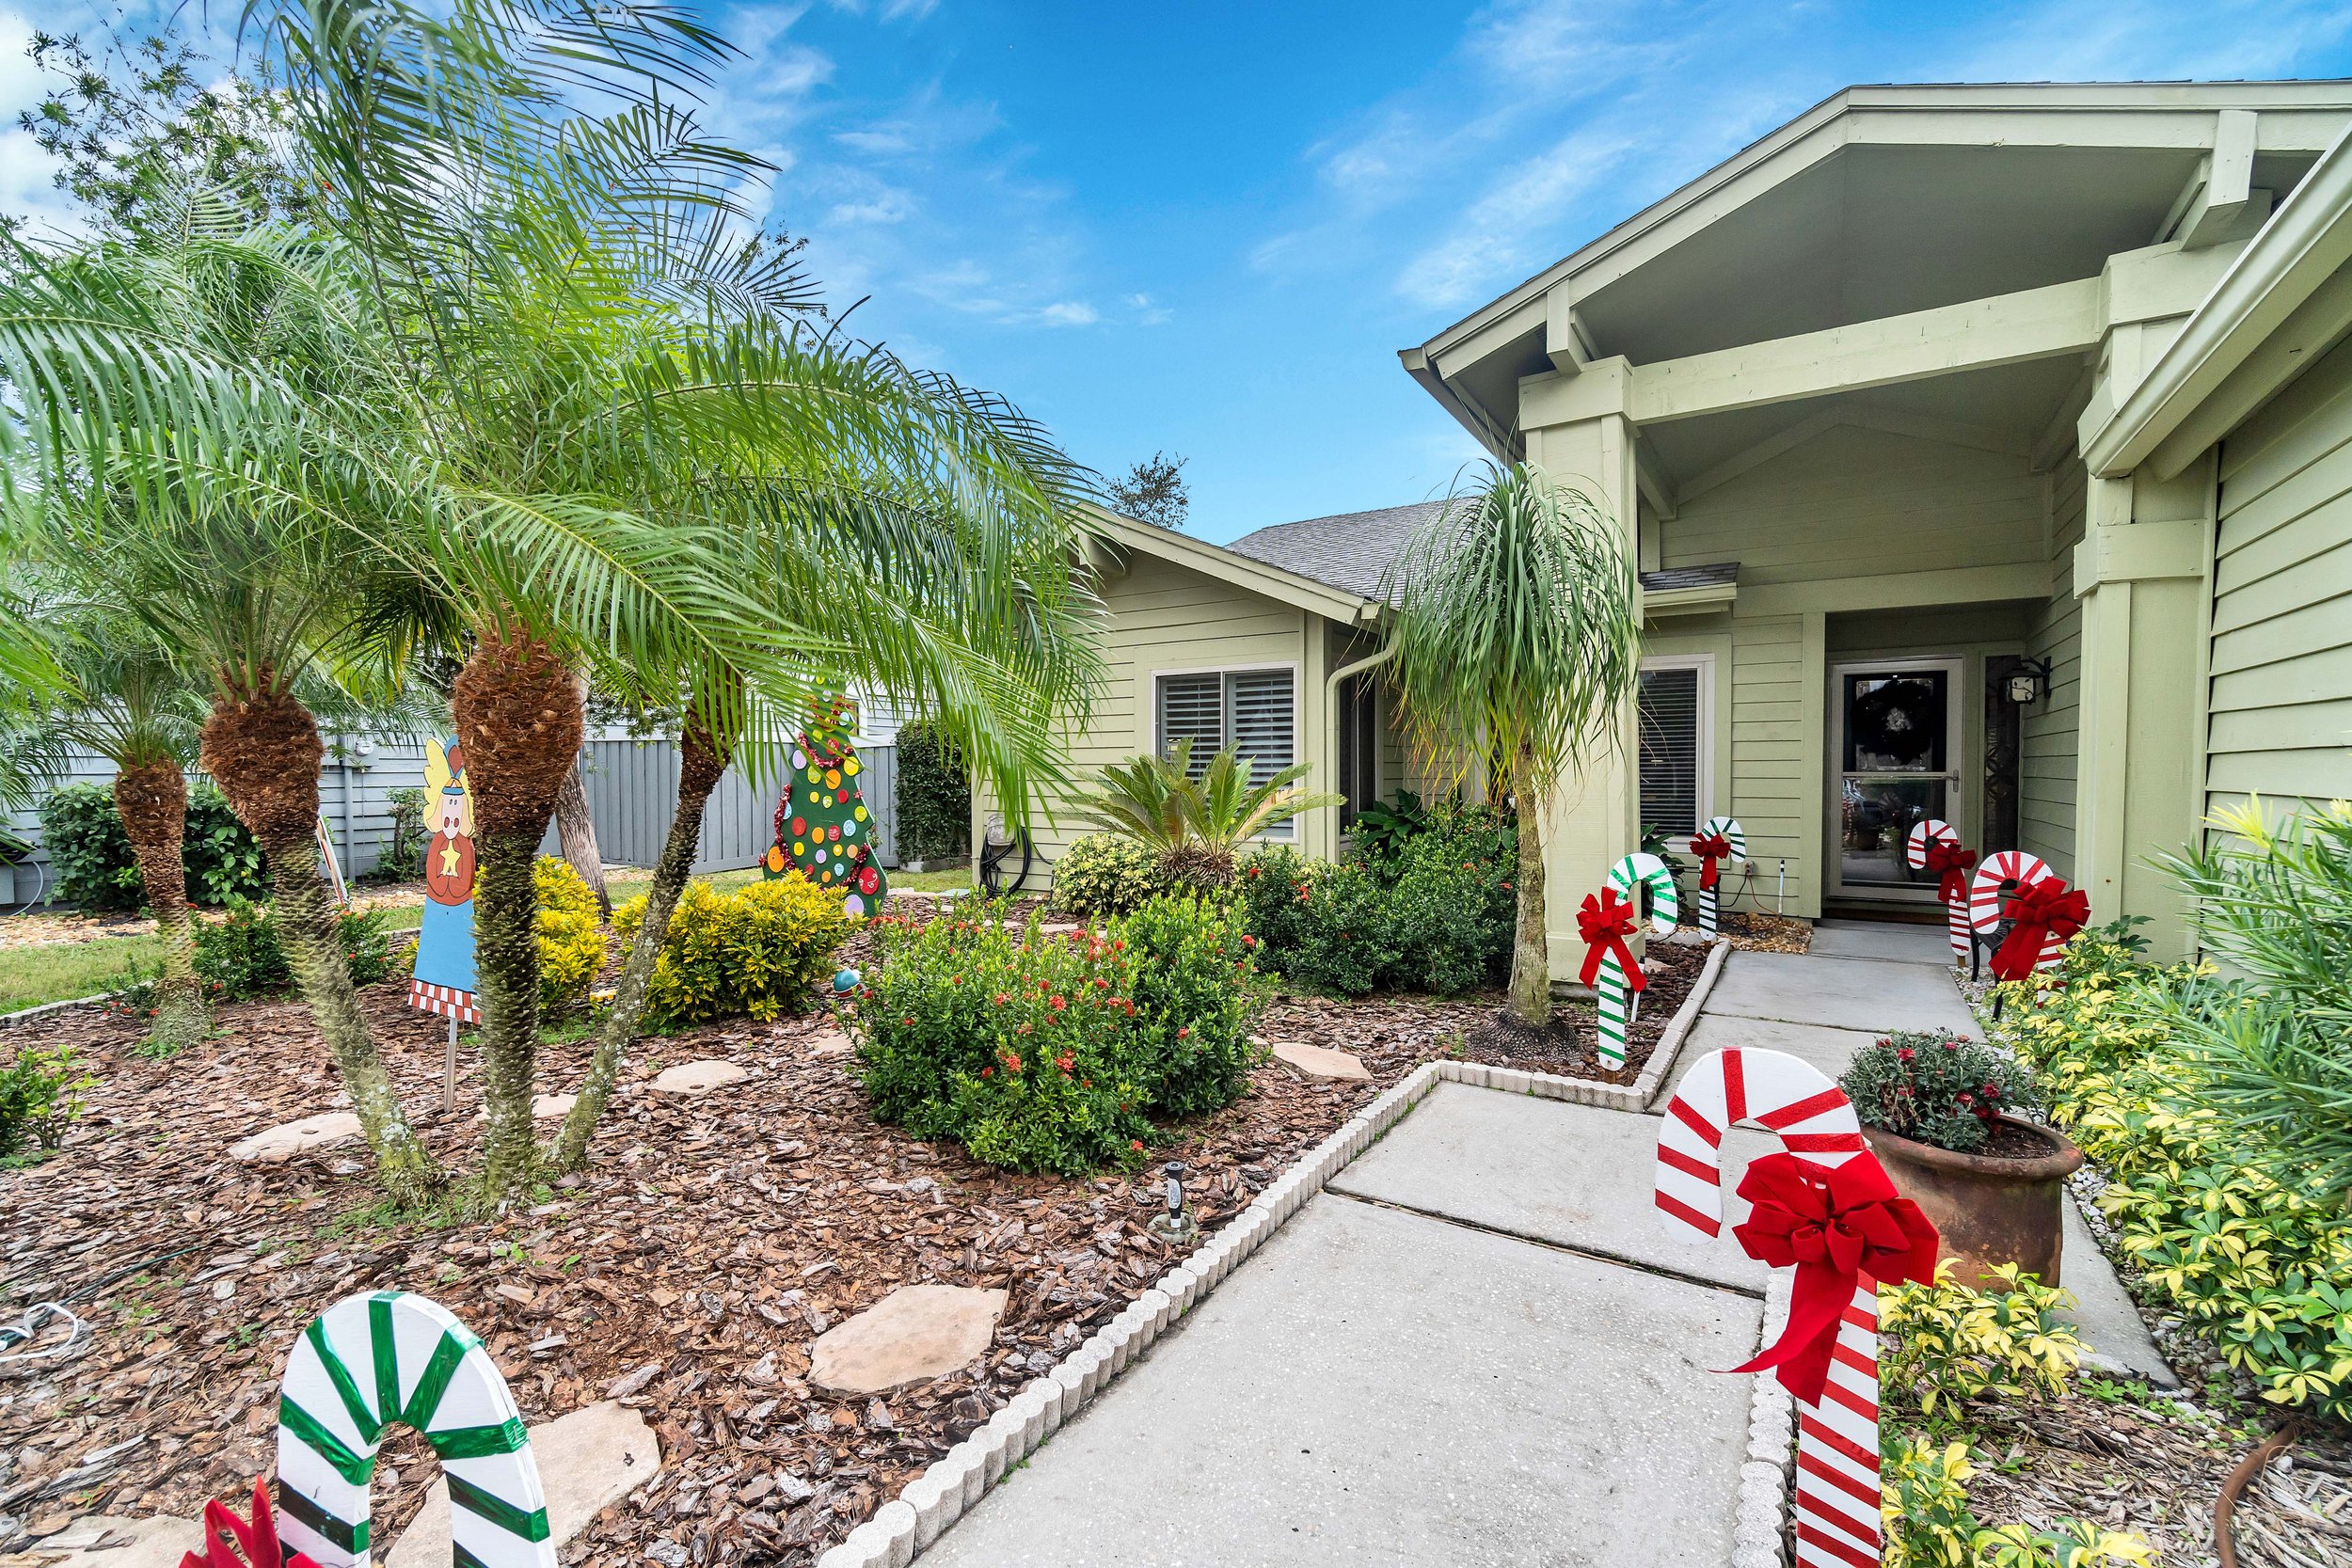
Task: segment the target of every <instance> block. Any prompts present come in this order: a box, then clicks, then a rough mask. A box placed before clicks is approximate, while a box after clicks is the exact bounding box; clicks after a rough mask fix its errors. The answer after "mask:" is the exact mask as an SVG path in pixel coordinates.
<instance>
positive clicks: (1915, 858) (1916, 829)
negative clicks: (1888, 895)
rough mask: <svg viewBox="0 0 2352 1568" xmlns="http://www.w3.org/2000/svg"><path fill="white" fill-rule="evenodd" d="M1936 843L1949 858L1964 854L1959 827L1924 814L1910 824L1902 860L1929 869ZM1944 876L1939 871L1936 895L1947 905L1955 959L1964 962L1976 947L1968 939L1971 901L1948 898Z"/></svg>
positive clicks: (1947, 928)
mask: <svg viewBox="0 0 2352 1568" xmlns="http://www.w3.org/2000/svg"><path fill="white" fill-rule="evenodd" d="M1936 845H1943V846H1945V849H1944V851H1943V853H1944V856H1947V857H1948V856H1952V855H1955V854H1957V853H1964V851H1963V850H1962V849H1961V843H1960V832H1959V830H1957V829H1955V828H1954V827H1953V826H1952V825H1951V824H1950V823H1949V822H1947V821H1945V820H1944V819H1943V818H1941V817H1937V816H1928V817H1922V818H1921V819H1920V820H1918V821H1916V822H1914V823H1913V824H1912V825H1911V832H1909V833H1908V834H1906V835H1905V836H1904V838H1903V859H1904V861H1905V862H1906V863H1909V864H1910V866H1911V869H1912V870H1914V871H1927V870H1929V869H1931V867H1930V866H1929V864H1928V856H1929V852H1930V850H1931V848H1932V847H1934V846H1936ZM1963 869H1965V867H1963ZM1942 876H1943V873H1942V872H1941V871H1940V870H1939V871H1938V872H1937V878H1938V885H1937V890H1936V898H1937V899H1938V901H1940V902H1941V903H1942V904H1943V906H1944V929H1945V934H1946V935H1947V937H1949V939H1950V940H1951V944H1952V961H1953V962H1954V963H1962V962H1964V961H1966V959H1967V958H1968V955H1969V953H1970V951H1971V950H1972V949H1973V947H1974V943H1972V942H1970V941H1969V940H1968V900H1967V899H1966V898H1947V897H1945V896H1944V893H1943V887H1942V881H1941V879H1942Z"/></svg>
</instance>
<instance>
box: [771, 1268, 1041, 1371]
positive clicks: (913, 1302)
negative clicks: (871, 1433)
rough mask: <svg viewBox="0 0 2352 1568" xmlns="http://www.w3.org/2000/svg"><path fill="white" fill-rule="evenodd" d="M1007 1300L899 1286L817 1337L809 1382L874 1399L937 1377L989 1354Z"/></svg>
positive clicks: (952, 1289)
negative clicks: (906, 1384)
mask: <svg viewBox="0 0 2352 1568" xmlns="http://www.w3.org/2000/svg"><path fill="white" fill-rule="evenodd" d="M1004 1311H1005V1292H1004V1291H975V1290H970V1289H967V1288H966V1287H964V1286H961V1285H902V1286H900V1287H899V1288H898V1290H895V1291H891V1292H890V1293H889V1294H888V1295H886V1296H884V1297H882V1300H880V1301H878V1302H876V1303H875V1304H874V1305H873V1306H872V1307H867V1308H866V1310H865V1311H863V1312H860V1313H859V1314H858V1315H857V1316H856V1317H854V1318H850V1319H849V1320H847V1321H845V1322H843V1323H838V1324H836V1325H835V1326H834V1327H832V1328H829V1329H827V1330H826V1331H825V1332H824V1333H822V1334H820V1335H818V1337H817V1342H816V1343H815V1344H813V1345H811V1346H810V1347H809V1363H808V1380H809V1381H810V1382H811V1383H814V1384H816V1385H818V1386H819V1387H824V1388H831V1389H834V1391H836V1392H838V1393H845V1394H879V1393H881V1392H882V1390H883V1389H885V1388H896V1387H897V1386H898V1385H900V1384H901V1383H914V1382H916V1381H918V1380H920V1379H923V1378H927V1377H941V1376H945V1375H946V1373H948V1372H952V1371H955V1370H957V1369H959V1368H961V1367H967V1366H970V1365H971V1364H972V1363H973V1362H975V1361H977V1360H978V1359H979V1358H980V1357H981V1356H982V1355H983V1354H987V1351H988V1347H989V1343H990V1341H992V1340H993V1339H994V1338H996V1320H997V1319H998V1318H1000V1317H1002V1316H1003V1315H1004Z"/></svg>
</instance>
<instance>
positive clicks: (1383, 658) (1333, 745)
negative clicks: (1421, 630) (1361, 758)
mask: <svg viewBox="0 0 2352 1568" xmlns="http://www.w3.org/2000/svg"><path fill="white" fill-rule="evenodd" d="M1394 657H1396V644H1395V643H1393V642H1391V643H1390V644H1389V645H1388V646H1387V647H1385V648H1383V649H1381V650H1380V651H1379V652H1378V653H1376V654H1372V655H1370V656H1368V657H1363V658H1359V659H1358V660H1357V661H1356V662H1355V663H1353V664H1343V665H1341V666H1340V667H1339V668H1338V669H1336V670H1334V671H1332V672H1331V673H1330V674H1328V675H1327V676H1326V677H1324V682H1323V713H1324V724H1325V735H1324V737H1323V741H1324V745H1325V747H1326V752H1325V754H1326V755H1327V756H1328V757H1330V759H1331V766H1332V767H1333V768H1337V767H1338V766H1339V761H1340V682H1342V681H1343V680H1346V679H1347V678H1348V677H1350V676H1351V675H1360V674H1362V673H1364V672H1365V671H1367V670H1375V669H1377V668H1379V667H1380V666H1381V665H1383V664H1386V663H1387V662H1388V661H1389V660H1390V659H1391V658H1394ZM1346 782H1347V781H1346V780H1344V779H1343V780H1341V781H1340V783H1341V784H1343V785H1344V784H1346ZM1341 794H1342V795H1345V794H1346V790H1345V789H1344V788H1343V789H1342V790H1341ZM1336 836H1337V835H1334V838H1335V847H1336Z"/></svg>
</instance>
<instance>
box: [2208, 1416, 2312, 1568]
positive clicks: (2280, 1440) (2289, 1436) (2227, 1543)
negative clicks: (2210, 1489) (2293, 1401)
mask: <svg viewBox="0 0 2352 1568" xmlns="http://www.w3.org/2000/svg"><path fill="white" fill-rule="evenodd" d="M2301 1435H2303V1420H2302V1418H2301V1417H2299V1416H2290V1417H2288V1418H2287V1420H2286V1424H2285V1425H2284V1426H2281V1427H2280V1429H2279V1430H2278V1431H2276V1432H2274V1433H2271V1434H2270V1435H2269V1436H2267V1437H2265V1438H2264V1439H2263V1440H2262V1441H2261V1442H2260V1443H2258V1444H2256V1445H2255V1446H2254V1451H2253V1452H2251V1453H2249V1454H2248V1455H2247V1456H2246V1457H2245V1458H2244V1459H2241V1460H2239V1461H2238V1462H2237V1467H2236V1468H2235V1469H2233V1470H2232V1471H2231V1472H2230V1474H2229V1476H2228V1477H2227V1478H2226V1479H2225V1480H2224V1481H2222V1482H2221V1495H2220V1496H2219V1497H2216V1498H2214V1500H2213V1549H2214V1552H2215V1554H2216V1555H2217V1556H2218V1557H2219V1558H2220V1559H2221V1568H2238V1556H2237V1541H2236V1538H2235V1537H2233V1536H2232V1535H2231V1533H2230V1519H2231V1517H2232V1515H2233V1514H2235V1513H2237V1500H2238V1498H2239V1497H2242V1496H2244V1495H2245V1492H2246V1489H2247V1488H2248V1487H2249V1486H2250V1485H2252V1484H2253V1482H2254V1478H2255V1477H2256V1476H2258V1475H2260V1474H2262V1471H2263V1466H2264V1465H2267V1464H2269V1463H2270V1462H2271V1460H2272V1459H2274V1458H2276V1457H2277V1456H2278V1453H2279V1450H2280V1449H2283V1448H2285V1447H2286V1446H2287V1445H2288V1444H2290V1443H2292V1442H2294V1441H2295V1440H2296V1438H2297V1437H2300V1436H2301Z"/></svg>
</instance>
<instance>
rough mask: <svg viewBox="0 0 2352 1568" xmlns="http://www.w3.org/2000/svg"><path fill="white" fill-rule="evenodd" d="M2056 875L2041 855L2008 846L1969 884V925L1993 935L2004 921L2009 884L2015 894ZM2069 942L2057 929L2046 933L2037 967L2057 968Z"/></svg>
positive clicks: (2036, 960)
mask: <svg viewBox="0 0 2352 1568" xmlns="http://www.w3.org/2000/svg"><path fill="white" fill-rule="evenodd" d="M2054 875H2056V873H2054V872H2052V871H2051V869H2050V868H2049V866H2048V865H2046V864H2044V863H2042V861H2041V859H2040V858H2038V857H2036V856H2033V855H2028V854H2027V853H2026V851H2024V850H2023V849H2004V850H2002V851H2001V852H2000V853H1999V854H1997V855H1987V856H1986V857H1985V860H1984V863H1983V864H1982V865H1980V866H1979V867H1977V877H1976V880H1975V881H1973V882H1971V883H1969V884H1968V924H1969V925H1970V926H1971V927H1974V928H1975V929H1976V930H1977V931H1978V932H1979V933H1981V934H1983V935H1985V936H1990V935H1992V934H1993V928H1994V927H1996V926H1998V925H2000V923H2001V906H2002V904H2003V903H2005V902H2006V901H2007V896H2006V895H2004V894H2003V893H2002V888H2003V886H2004V885H2005V884H2014V885H2013V886H2010V895H2014V894H2015V893H2017V892H2019V891H2022V890H2023V889H2025V888H2027V887H2031V886H2032V885H2033V884H2035V883H2036V882H2046V881H2048V880H2049V879H2051V877H2053V876H2054ZM2065 945H2066V939H2065V938H2064V937H2062V936H2060V935H2058V933H2057V932H2056V931H2050V932H2047V933H2045V934H2044V936H2043V938H2042V956H2041V957H2040V958H2036V959H2035V960H2034V968H2036V969H2050V968H2053V967H2055V966H2056V965H2057V963H2058V949H2059V948H2061V947H2063V946H2065Z"/></svg>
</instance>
